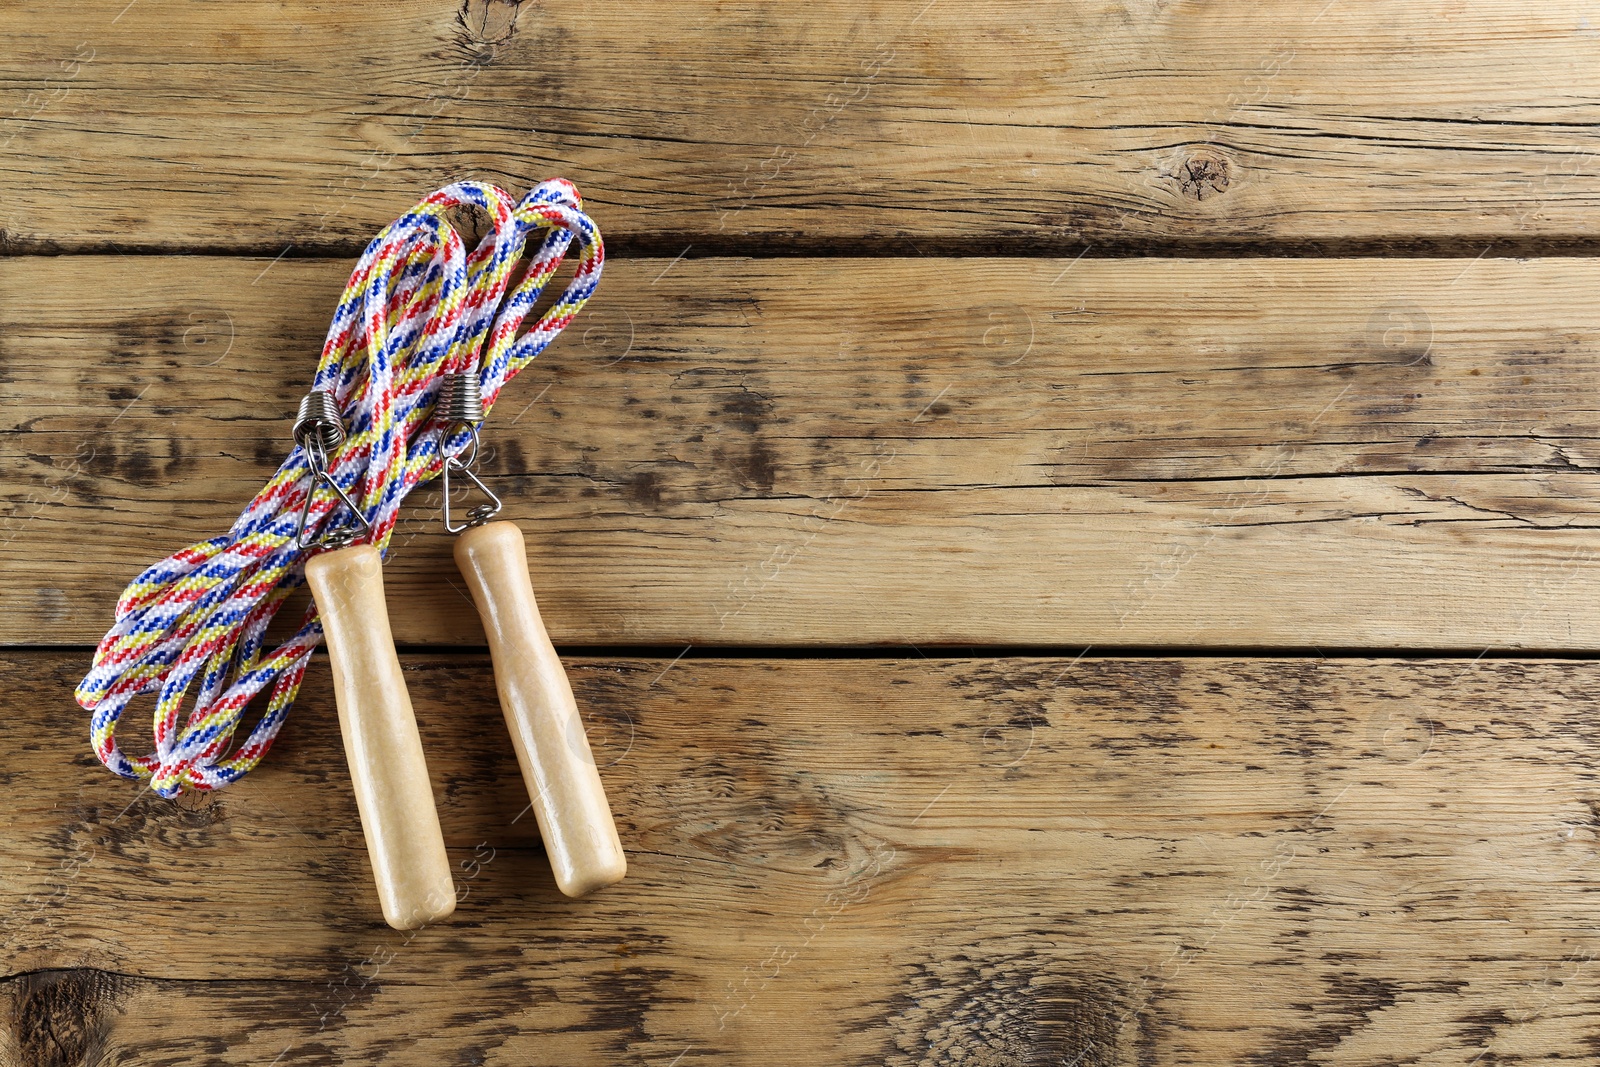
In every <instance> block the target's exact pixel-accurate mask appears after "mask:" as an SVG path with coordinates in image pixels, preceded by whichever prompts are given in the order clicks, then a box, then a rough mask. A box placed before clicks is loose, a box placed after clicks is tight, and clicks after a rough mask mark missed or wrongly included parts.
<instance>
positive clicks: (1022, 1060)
mask: <svg viewBox="0 0 1600 1067" xmlns="http://www.w3.org/2000/svg"><path fill="white" fill-rule="evenodd" d="M1048 936H1049V935H1048V934H1047V933H1045V932H1044V931H1041V932H1040V938H1041V941H1043V940H1044V939H1046V938H1047V937H1048ZM1150 999H1151V998H1150V993H1149V990H1148V989H1146V988H1145V986H1144V984H1141V983H1139V982H1133V983H1129V982H1124V981H1121V980H1119V979H1116V978H1112V977H1109V976H1106V975H1101V974H1095V973H1092V972H1089V973H1077V972H1075V971H1074V970H1073V968H1072V967H1071V966H1070V965H1069V964H1068V962H1067V961H1066V960H1063V959H1060V958H1059V957H1057V956H1055V955H1053V954H1052V953H1051V952H1050V950H1049V948H1048V947H1046V946H1044V945H1041V947H1038V948H1020V949H1013V951H1012V952H1010V953H1005V950H1004V947H1002V948H1001V950H1000V952H999V953H997V952H996V951H995V949H994V948H993V947H990V946H983V945H973V946H969V947H967V948H966V949H964V950H960V951H957V952H956V953H955V954H953V955H951V956H949V957H947V958H941V959H934V960H928V961H924V962H921V963H918V964H915V965H913V966H911V967H909V968H908V973H907V976H906V981H905V987H904V989H903V990H902V992H901V993H900V994H898V995H897V996H896V997H895V998H894V1000H893V1003H892V1004H891V1006H890V1012H891V1015H890V1032H891V1035H892V1036H891V1047H890V1048H889V1049H887V1050H886V1055H885V1058H884V1062H885V1063H886V1064H888V1065H890V1067H912V1065H916V1067H931V1065H944V1064H949V1065H955V1064H960V1065H961V1067H1045V1065H1047V1064H1073V1065H1075V1067H1119V1065H1122V1064H1126V1063H1132V1062H1138V1060H1137V1045H1138V1042H1139V1038H1140V1033H1141V1019H1142V1014H1143V1013H1144V1012H1146V1011H1148V1010H1149V1009H1150Z"/></svg>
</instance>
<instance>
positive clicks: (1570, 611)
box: [0, 256, 1600, 651]
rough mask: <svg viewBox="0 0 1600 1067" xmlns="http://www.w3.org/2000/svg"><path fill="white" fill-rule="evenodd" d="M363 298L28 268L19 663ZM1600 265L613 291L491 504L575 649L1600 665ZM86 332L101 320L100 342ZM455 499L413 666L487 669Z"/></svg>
mask: <svg viewBox="0 0 1600 1067" xmlns="http://www.w3.org/2000/svg"><path fill="white" fill-rule="evenodd" d="M344 271H345V266H344V265H343V264H338V263H331V262H306V261H293V260H283V261H280V262H277V263H273V262H271V261H270V260H267V259H260V260H247V259H231V258H174V259H150V258H140V257H115V256H113V257H61V258H33V257H30V258H28V259H25V260H10V261H4V262H0V297H3V299H0V370H3V373H4V375H5V377H6V379H7V382H6V388H7V389H8V391H9V393H10V396H11V401H10V403H8V404H7V406H6V420H5V424H4V427H3V429H4V431H5V432H4V434H3V435H0V471H3V474H4V477H3V479H0V480H3V484H4V489H3V491H0V495H3V498H4V500H5V503H6V509H7V510H6V511H5V513H4V515H3V518H0V522H3V536H4V538H5V541H6V547H7V551H8V561H7V578H6V581H5V582H4V583H3V584H0V639H3V640H5V641H8V642H11V643H18V642H22V643H40V642H76V643H83V642H90V641H94V640H96V639H97V638H98V637H99V635H100V634H101V633H102V632H103V630H104V628H105V627H106V626H107V625H109V620H110V612H111V606H112V604H113V603H114V601H115V598H116V595H117V593H118V592H119V591H120V589H121V588H122V585H123V584H124V583H125V582H126V581H127V580H128V579H129V578H131V577H132V576H133V575H134V574H136V573H137V572H138V571H139V570H140V569H141V568H143V567H144V566H145V565H146V564H148V563H149V562H151V561H153V560H154V559H156V558H159V557H160V556H162V555H164V554H166V553H168V552H170V551H173V550H175V549H176V548H177V547H179V546H180V545H182V544H186V543H189V542H191V541H195V540H199V539H200V538H202V537H206V536H210V535H212V534H213V533H215V532H217V531H219V530H222V529H225V528H226V527H227V525H228V523H229V522H231V521H232V517H233V515H234V514H235V513H236V511H237V510H238V508H240V507H241V506H242V504H243V502H244V501H246V500H248V499H249V498H250V496H251V495H252V494H253V493H254V492H255V491H256V490H257V488H258V487H259V486H260V485H261V484H262V483H263V482H264V481H265V479H266V478H267V477H268V476H269V474H270V472H271V471H272V470H273V469H275V467H276V466H277V464H278V463H279V461H280V460H281V458H282V456H283V455H284V454H285V453H286V450H287V447H288V444H289V440H288V437H289V433H288V431H289V425H290V420H291V418H292V414H293V411H294V407H295V404H296V401H297V399H298V397H299V395H300V393H301V391H302V390H303V389H304V388H305V387H306V383H307V382H308V380H309V376H310V373H311V368H312V366H313V363H314V359H315V353H316V351H317V349H318V346H319V343H320V335H321V331H322V329H323V323H324V322H325V320H326V316H327V314H328V308H329V306H330V305H331V303H332V301H333V300H334V299H335V297H336V294H337V292H338V290H339V289H340V287H341V285H342V281H343V275H344ZM1597 282H1600V273H1597V271H1596V268H1595V266H1594V264H1593V262H1592V261H1589V260H1574V259H1546V260H1535V261H1511V260H1496V259H1484V260H1480V261H1477V262H1456V261H1438V260H1248V261H1231V262H1230V261H1217V260H1194V259H1189V260H1094V259H1082V260H1076V261H1074V260H1041V261H1016V260H990V259H977V260H930V261H913V260H892V261H861V260H841V259H831V260H811V259H780V260H770V261H760V262H752V261H747V260H727V259H709V260H682V261H677V262H673V261H669V260H642V261H618V262H615V263H613V264H612V266H611V267H610V268H608V274H607V278H606V282H605V286H604V289H603V290H602V293H601V296H600V299H599V300H598V301H597V304H596V306H595V309H594V310H593V311H592V312H587V313H586V315H585V317H584V318H583V319H582V320H580V321H579V323H578V324H577V325H576V326H574V328H573V329H572V330H571V331H570V332H569V333H568V334H567V335H566V336H565V337H563V338H562V339H561V340H560V341H558V342H557V344H556V345H554V346H553V347H552V348H551V350H550V351H549V352H548V353H547V354H546V355H545V356H544V357H542V358H541V360H540V361H539V362H538V363H537V364H535V365H534V366H533V367H532V368H531V369H530V370H529V371H528V372H527V374H526V376H525V377H524V378H522V379H521V380H519V381H517V382H515V383H514V384H513V385H512V387H511V388H510V390H508V392H507V394H506V396H505V399H504V400H503V402H502V404H501V406H500V407H499V408H498V409H497V411H496V412H495V414H494V416H493V418H492V419H491V421H490V423H489V428H488V430H487V431H486V434H487V440H488V442H489V449H490V452H491V453H492V454H491V455H490V456H489V457H488V459H487V461H486V466H485V470H486V471H487V472H488V473H489V476H490V477H491V478H492V480H493V484H494V485H495V486H496V488H497V491H500V492H501V494H502V495H503V496H504V497H505V498H506V499H507V500H508V501H509V505H510V506H509V510H508V515H509V516H510V517H512V518H514V519H516V520H517V521H518V522H520V523H521V524H522V526H523V528H524V530H525V532H526V534H527V538H528V543H529V550H530V554H531V557H532V566H533V571H534V582H535V589H536V590H537V592H538V595H539V598H540V603H541V605H542V606H543V608H544V611H545V615H546V619H547V622H548V624H549V627H550V630H551V633H552V635H553V636H554V638H555V640H556V641H557V642H558V643H561V644H565V645H571V644H573V643H636V642H646V643H660V644H679V643H681V644H689V643H694V644H706V643H711V644H758V645H777V644H821V643H830V642H831V643H835V644H838V643H844V644H860V643H864V642H891V643H904V642H913V643H916V644H919V645H920V644H924V643H952V642H953V643H1027V644H1049V645H1053V646H1057V647H1060V646H1066V645H1080V644H1096V645H1101V644H1107V643H1109V644H1113V645H1124V646H1128V645H1141V646H1142V645H1149V644H1182V645H1213V646H1215V645H1231V646H1261V645H1267V646H1278V647H1288V646H1309V645H1323V646H1327V645H1332V646H1352V647H1354V646H1360V647H1377V648H1403V647H1424V648H1427V647H1432V648H1465V649H1470V650H1474V651H1475V650H1477V649H1482V648H1487V647H1490V646H1494V647H1500V648H1531V649H1593V648H1596V647H1600V607H1597V606H1596V605H1600V596H1597V595H1596V594H1597V593H1600V588H1597V587H1596V580H1597V579H1596V578H1595V576H1594V575H1595V571H1594V568H1593V567H1592V566H1590V565H1589V564H1590V563H1592V561H1593V559H1594V553H1595V551H1596V548H1595V544H1596V542H1595V539H1594V537H1593V528H1594V526H1595V525H1596V521H1597V520H1596V517H1597V514H1600V498H1597V496H1596V491H1595V489H1594V479H1593V472H1594V470H1595V469H1596V467H1597V465H1600V448H1597V444H1596V440H1597V439H1596V435H1595V432H1594V405H1593V404H1592V403H1590V402H1588V401H1585V400H1584V399H1583V398H1584V397H1586V396H1589V395H1592V394H1594V393H1595V392H1596V390H1597V389H1600V373H1597V370H1600V368H1597V365H1596V358H1595V355H1594V353H1595V351H1596V350H1597V347H1596V343H1595V341H1596V338H1597V337H1600V310H1597V307H1600V305H1597V304H1596V303H1595V302H1594V301H1593V300H1592V299H1590V293H1591V292H1592V290H1593V289H1594V288H1595V286H1596V283H1597ZM84 293H94V294H97V299H96V300H94V301H92V302H90V303H87V304H85V303H84V301H83V300H82V295H83V294H84ZM436 506H437V497H436V495H435V494H433V493H432V492H431V491H427V492H422V493H419V494H418V496H417V497H415V498H414V503H413V504H412V505H411V506H409V507H408V509H407V511H406V512H405V513H404V516H405V517H404V518H403V520H402V523H401V526H400V528H399V530H398V532H397V536H396V540H395V546H396V547H395V549H394V553H393V559H392V562H391V564H390V566H389V568H388V578H387V581H388V583H389V585H390V590H391V605H392V608H393V611H392V614H393V617H394V627H395V631H396V634H397V636H398V637H399V638H400V639H401V640H402V641H411V642H417V641H426V642H430V643H444V644H452V643H465V644H477V645H481V644H482V641H483V636H482V633H481V630H480V629H479V627H478V623H477V621H476V616H475V612H474V611H473V609H472V606H471V604H470V601H469V598H468V597H467V595H466V591H465V590H464V589H463V588H462V587H461V586H460V584H459V581H458V580H456V579H455V577H454V574H455V572H454V567H453V564H452V563H451V560H450V551H451V547H450V546H451V539H450V538H449V537H448V536H446V535H444V534H443V533H442V532H441V530H440V529H439V524H438V522H437V515H436Z"/></svg>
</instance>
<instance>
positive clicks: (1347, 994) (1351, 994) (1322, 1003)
mask: <svg viewBox="0 0 1600 1067" xmlns="http://www.w3.org/2000/svg"><path fill="white" fill-rule="evenodd" d="M1325 984H1326V987H1327V994H1326V996H1325V997H1323V998H1322V999H1321V1000H1319V1001H1318V1003H1317V1005H1316V1007H1317V1015H1318V1017H1319V1018H1324V1019H1327V1021H1326V1022H1322V1023H1319V1024H1318V1025H1316V1026H1312V1027H1307V1028H1305V1029H1301V1030H1290V1031H1284V1032H1281V1033H1280V1034H1279V1035H1278V1036H1277V1038H1276V1039H1275V1040H1274V1041H1273V1043H1272V1044H1271V1046H1269V1047H1268V1048H1266V1049H1263V1050H1262V1051H1261V1052H1258V1053H1253V1054H1252V1055H1250V1056H1249V1057H1248V1058H1247V1059H1246V1060H1245V1061H1244V1062H1245V1063H1247V1064H1250V1065H1251V1067H1301V1065H1302V1064H1306V1063H1311V1062H1313V1060H1314V1059H1315V1058H1318V1057H1316V1054H1317V1053H1320V1052H1324V1051H1325V1050H1327V1049H1331V1048H1336V1047H1337V1046H1338V1045H1339V1044H1340V1043H1341V1042H1343V1041H1344V1040H1345V1039H1346V1038H1348V1037H1350V1036H1351V1035H1353V1034H1355V1033H1356V1032H1357V1031H1359V1030H1361V1029H1363V1028H1364V1027H1367V1026H1370V1025H1371V1024H1372V1021H1373V1018H1374V1017H1375V1016H1376V1015H1377V1014H1378V1013H1379V1012H1382V1011H1383V1010H1384V1009H1386V1008H1390V1007H1392V1006H1393V1005H1394V1004H1395V1002H1396V1001H1397V1000H1398V999H1399V996H1400V993H1401V988H1400V986H1399V985H1397V984H1396V983H1394V982H1390V981H1387V980H1385V979H1382V978H1375V977H1364V976H1361V975H1354V974H1336V975H1331V976H1329V977H1328V978H1327V979H1326V980H1325ZM1330 1016H1331V1018H1330Z"/></svg>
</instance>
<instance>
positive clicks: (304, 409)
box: [294, 389, 344, 456]
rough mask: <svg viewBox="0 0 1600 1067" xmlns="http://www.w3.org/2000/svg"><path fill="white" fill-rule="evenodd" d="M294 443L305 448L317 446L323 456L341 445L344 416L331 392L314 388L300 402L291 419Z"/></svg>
mask: <svg viewBox="0 0 1600 1067" xmlns="http://www.w3.org/2000/svg"><path fill="white" fill-rule="evenodd" d="M294 443H295V444H297V445H299V446H300V447H301V448H305V449H315V448H317V447H318V446H320V448H321V452H322V454H323V455H324V456H329V455H332V454H333V453H334V452H336V451H337V450H338V448H339V446H340V445H342V444H344V419H342V418H341V417H340V416H339V405H338V403H337V402H336V401H335V400H334V399H333V394H332V393H329V392H326V391H324V390H321V389H313V390H312V391H311V392H309V393H307V394H306V395H305V397H304V398H303V399H302V400H301V401H300V413H299V414H298V415H296V416H295V420H294Z"/></svg>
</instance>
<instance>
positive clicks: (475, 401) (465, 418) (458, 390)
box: [434, 374, 504, 533]
mask: <svg viewBox="0 0 1600 1067" xmlns="http://www.w3.org/2000/svg"><path fill="white" fill-rule="evenodd" d="M434 417H435V418H437V419H439V420H440V421H441V422H443V423H444V424H445V439H448V438H450V437H451V436H453V435H454V433H455V429H456V427H458V426H464V427H466V428H467V430H468V431H469V432H470V433H471V434H472V443H471V445H470V446H469V447H470V449H471V452H470V454H469V455H468V456H467V458H466V459H465V460H463V459H462V458H461V453H462V452H467V450H468V449H467V448H462V449H461V452H458V453H456V454H455V455H453V456H450V455H447V456H445V458H444V471H443V472H442V476H443V486H444V528H445V529H446V530H448V531H450V532H451V533H460V532H461V531H462V530H468V529H471V528H472V527H474V526H482V525H483V524H484V523H486V522H488V521H489V520H490V519H492V518H494V517H495V516H496V515H498V514H500V509H501V508H502V507H504V505H503V504H502V503H501V502H500V498H499V497H497V496H495V495H494V491H493V490H491V489H490V488H489V487H488V486H487V485H485V484H484V483H483V479H482V478H479V477H478V476H477V474H475V473H474V472H473V470H472V468H473V465H474V464H476V463H477V462H478V424H479V423H481V422H483V396H482V394H481V393H480V392H479V386H478V376H477V375H476V374H446V375H444V376H443V377H442V378H441V380H440V384H439V403H438V405H437V406H436V407H435V408H434ZM440 447H441V448H442V447H443V441H442V440H441V444H440ZM452 470H454V471H455V472H456V473H457V474H461V475H465V476H466V478H467V481H468V482H470V483H471V484H470V485H469V486H468V487H467V488H468V491H469V492H470V491H471V488H472V486H477V487H478V491H479V492H481V493H482V494H483V495H484V496H486V497H488V498H489V502H488V503H486V504H479V505H477V506H476V507H474V508H472V509H471V510H470V511H468V512H467V521H466V522H463V523H461V524H460V525H457V524H456V523H455V522H454V521H453V520H452V519H451V517H450V472H451V471H452Z"/></svg>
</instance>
